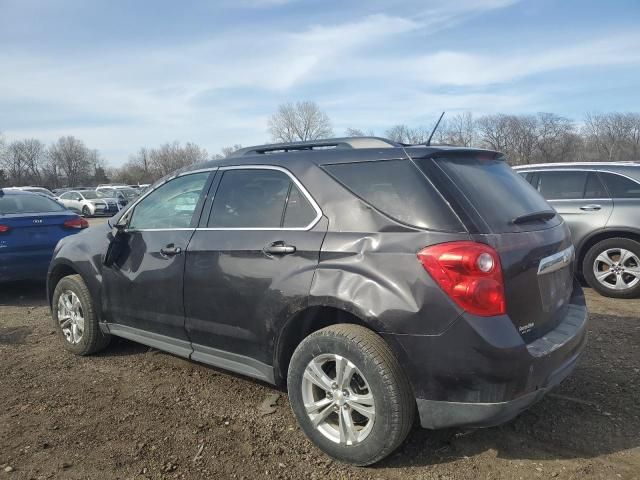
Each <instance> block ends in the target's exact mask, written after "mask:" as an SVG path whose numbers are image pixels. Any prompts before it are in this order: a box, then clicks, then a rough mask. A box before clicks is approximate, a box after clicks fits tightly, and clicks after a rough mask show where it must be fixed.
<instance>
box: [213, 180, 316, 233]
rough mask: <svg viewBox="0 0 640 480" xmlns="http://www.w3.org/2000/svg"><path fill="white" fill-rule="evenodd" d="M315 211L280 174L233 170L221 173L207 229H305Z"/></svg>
mask: <svg viewBox="0 0 640 480" xmlns="http://www.w3.org/2000/svg"><path fill="white" fill-rule="evenodd" d="M315 217H316V211H315V210H314V208H313V207H312V206H311V204H310V203H309V200H308V199H307V198H306V197H305V196H304V195H303V194H302V193H301V192H300V190H299V189H298V187H297V186H296V184H295V183H294V182H293V181H292V180H291V178H290V177H289V176H288V175H287V174H285V173H284V172H281V171H278V170H271V169H246V170H243V169H237V170H227V171H225V172H224V173H223V175H222V178H221V180H220V185H219V186H218V191H217V192H216V195H215V198H214V201H213V208H212V209H211V215H210V217H209V222H208V224H207V226H208V227H210V228H256V229H273V228H305V227H307V226H308V225H310V224H311V223H312V222H313V220H314V219H315Z"/></svg>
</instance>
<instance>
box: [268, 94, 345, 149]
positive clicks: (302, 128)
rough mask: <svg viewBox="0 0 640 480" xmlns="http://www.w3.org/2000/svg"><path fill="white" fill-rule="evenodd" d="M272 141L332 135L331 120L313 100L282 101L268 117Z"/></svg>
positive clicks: (290, 140) (300, 139) (316, 138)
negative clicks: (276, 109)
mask: <svg viewBox="0 0 640 480" xmlns="http://www.w3.org/2000/svg"><path fill="white" fill-rule="evenodd" d="M269 133H270V134H271V139H272V140H273V141H274V142H296V141H301V142H302V141H307V140H318V139H321V138H328V137H331V136H333V129H332V128H331V121H330V120H329V117H328V115H327V114H326V113H324V112H323V111H322V110H320V107H319V106H318V104H317V103H315V102H296V103H284V104H282V105H280V106H279V107H278V111H277V112H276V113H274V114H273V115H271V117H270V118H269Z"/></svg>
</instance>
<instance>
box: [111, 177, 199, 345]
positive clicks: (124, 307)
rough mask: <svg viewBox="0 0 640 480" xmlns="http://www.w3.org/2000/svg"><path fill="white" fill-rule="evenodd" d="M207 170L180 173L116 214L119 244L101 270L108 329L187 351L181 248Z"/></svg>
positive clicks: (192, 227)
mask: <svg viewBox="0 0 640 480" xmlns="http://www.w3.org/2000/svg"><path fill="white" fill-rule="evenodd" d="M210 175H211V172H199V173H192V174H186V175H182V176H179V177H177V178H174V179H172V180H170V181H168V182H167V183H165V184H163V185H162V186H160V187H158V188H157V189H156V190H154V191H153V192H152V193H150V194H149V195H147V196H146V197H145V198H143V199H142V200H141V201H140V202H139V203H138V204H137V205H135V206H134V208H133V210H132V211H131V212H127V213H126V214H125V216H124V217H123V218H122V219H121V222H124V223H125V230H124V233H123V234H122V235H123V236H122V241H123V244H124V245H123V248H122V249H121V251H120V253H119V254H118V257H117V258H116V259H115V263H114V264H113V265H112V266H110V267H104V269H103V274H102V281H103V288H102V295H103V299H102V302H103V311H104V312H105V317H106V318H105V320H106V321H107V322H108V323H109V329H110V331H112V332H113V333H115V334H117V335H120V336H123V337H126V338H131V339H133V340H137V341H140V342H141V343H146V344H148V345H157V346H161V347H162V348H163V349H166V350H169V351H172V352H173V353H176V354H178V355H183V356H188V355H189V354H190V352H191V347H190V344H189V340H188V338H187V334H186V332H185V329H184V303H183V300H184V297H183V280H184V278H183V275H184V266H185V251H186V250H187V246H188V245H189V240H190V239H191V237H192V235H193V232H194V231H195V225H196V224H197V222H198V220H199V217H200V212H201V210H202V205H203V203H204V196H205V195H204V192H206V188H205V187H206V186H208V180H209V176H210Z"/></svg>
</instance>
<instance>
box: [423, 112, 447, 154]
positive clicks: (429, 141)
mask: <svg viewBox="0 0 640 480" xmlns="http://www.w3.org/2000/svg"><path fill="white" fill-rule="evenodd" d="M442 117H444V112H442V115H440V118H439V119H438V121H437V122H436V126H435V127H433V131H432V132H431V135H429V140H427V143H426V144H425V145H426V146H427V147H429V146H431V139H432V138H433V134H434V133H436V130H437V129H438V126H439V125H440V121H441V120H442Z"/></svg>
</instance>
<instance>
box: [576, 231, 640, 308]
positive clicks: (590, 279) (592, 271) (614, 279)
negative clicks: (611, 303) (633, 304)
mask: <svg viewBox="0 0 640 480" xmlns="http://www.w3.org/2000/svg"><path fill="white" fill-rule="evenodd" d="M582 274H583V275H584V278H585V280H586V281H587V283H588V284H589V286H591V287H592V288H593V289H594V290H596V291H597V292H598V293H600V294H601V295H604V296H605V297H613V298H635V297H637V296H639V295H640V243H638V242H636V241H634V240H631V239H628V238H609V239H607V240H602V241H600V242H598V243H596V244H595V245H594V246H593V247H591V248H590V249H589V251H588V252H587V254H586V255H585V257H584V262H583V264H582Z"/></svg>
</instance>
